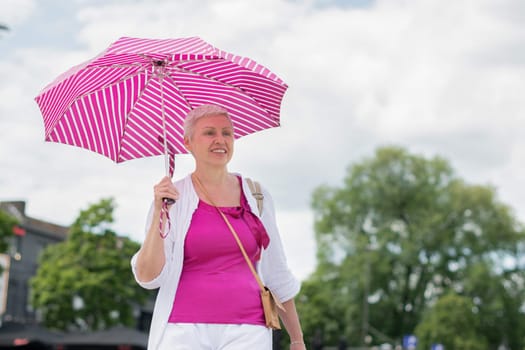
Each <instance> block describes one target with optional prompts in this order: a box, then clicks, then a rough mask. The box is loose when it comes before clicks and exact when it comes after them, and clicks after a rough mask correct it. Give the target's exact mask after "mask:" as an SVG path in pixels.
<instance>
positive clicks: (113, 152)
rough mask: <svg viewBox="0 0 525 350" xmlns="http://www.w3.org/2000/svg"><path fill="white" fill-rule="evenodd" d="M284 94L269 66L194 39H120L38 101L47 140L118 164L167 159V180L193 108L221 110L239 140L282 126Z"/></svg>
mask: <svg viewBox="0 0 525 350" xmlns="http://www.w3.org/2000/svg"><path fill="white" fill-rule="evenodd" d="M286 89H287V85H286V84H285V83H284V82H283V81H282V80H281V79H280V78H279V77H278V76H277V75H275V74H274V73H272V72H271V71H270V70H269V69H267V68H266V67H264V66H262V65H260V64H258V63H256V62H255V61H253V60H251V59H249V58H246V57H242V56H237V55H234V54H231V53H228V52H225V51H222V50H220V49H218V48H215V47H214V46H212V45H211V44H209V43H207V42H205V41H204V40H202V39H200V38H198V37H191V38H180V39H141V38H130V37H123V38H120V39H118V40H117V41H116V42H114V43H113V44H111V45H110V46H109V47H108V48H107V49H106V50H105V51H104V52H102V53H101V54H99V55H98V56H96V57H94V58H93V59H91V60H88V61H87V62H84V63H82V64H79V65H77V66H75V67H72V68H71V69H69V70H68V71H66V72H65V73H63V74H61V75H60V76H59V77H57V78H56V79H55V81H53V82H52V83H50V84H49V85H48V86H46V87H45V88H44V89H43V90H42V91H41V93H40V94H39V95H38V96H37V97H36V98H35V100H36V102H37V104H38V106H39V108H40V111H41V113H42V116H43V120H44V129H45V140H46V141H51V142H58V143H63V144H68V145H72V146H77V147H81V148H84V149H88V150H91V151H94V152H97V153H99V154H102V155H104V156H106V157H108V158H110V159H112V160H113V161H115V162H117V163H120V162H124V161H127V160H131V159H136V158H142V157H150V156H155V155H162V154H164V155H165V159H166V173H167V175H168V174H169V175H170V176H171V175H172V174H173V173H172V171H173V163H172V164H171V166H170V164H169V159H171V160H172V162H173V161H174V154H176V153H187V151H186V149H185V147H184V143H183V121H184V117H185V116H186V114H187V113H188V112H189V111H190V110H191V109H193V108H195V107H197V106H199V105H202V104H217V105H220V106H222V107H224V108H226V109H227V110H228V112H229V114H230V117H231V119H232V122H233V123H234V129H235V135H234V136H235V138H239V137H242V136H245V135H248V134H251V133H254V132H257V131H261V130H264V129H268V128H272V127H277V126H279V125H280V107H281V101H282V98H283V96H284V93H285V91H286ZM168 155H169V156H168Z"/></svg>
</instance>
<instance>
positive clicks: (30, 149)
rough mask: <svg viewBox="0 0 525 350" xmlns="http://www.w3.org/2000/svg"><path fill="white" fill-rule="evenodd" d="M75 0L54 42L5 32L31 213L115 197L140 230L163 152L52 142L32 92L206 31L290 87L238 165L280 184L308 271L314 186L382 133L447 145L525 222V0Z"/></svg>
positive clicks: (66, 217)
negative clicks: (361, 0) (122, 41)
mask: <svg viewBox="0 0 525 350" xmlns="http://www.w3.org/2000/svg"><path fill="white" fill-rule="evenodd" d="M7 4H8V6H6V8H5V10H4V9H3V10H4V13H8V14H12V16H14V17H13V18H17V20H16V21H15V23H17V26H23V27H22V28H21V30H22V29H23V30H26V31H29V29H31V26H32V23H31V21H29V20H28V18H32V17H31V16H34V15H35V14H34V13H32V11H35V3H33V2H30V1H10V2H8V3H7ZM55 5H56V4H55ZM53 8H55V7H53ZM42 10H43V11H44V10H45V8H42ZM64 11H68V12H66V13H64V14H63V16H68V19H69V21H68V22H67V23H70V24H71V27H68V28H69V29H70V30H71V33H68V35H69V36H67V37H64V33H63V29H62V30H60V31H59V30H58V28H56V27H55V26H49V32H48V33H46V38H47V40H48V41H49V42H50V45H53V46H50V47H47V46H42V45H36V44H35V43H34V41H32V40H28V41H23V40H22V41H19V42H14V40H10V39H9V38H0V44H7V45H9V47H10V50H9V52H8V54H7V55H6V56H4V57H3V58H2V60H1V61H0V73H1V75H2V77H3V79H2V80H1V81H0V95H1V99H0V122H1V123H2V128H0V167H1V168H2V169H9V171H2V172H0V188H1V189H2V192H1V193H0V198H1V199H5V198H27V199H28V201H29V202H28V211H29V213H30V215H34V216H36V217H41V218H44V219H48V220H51V221H57V222H59V223H63V224H68V223H70V222H71V221H72V220H73V219H74V217H75V216H76V214H77V213H78V211H79V210H80V209H81V208H85V207H86V205H87V203H91V202H95V201H97V200H98V199H100V198H102V197H106V196H114V197H115V198H116V202H117V205H118V208H117V211H116V215H117V223H116V226H117V228H118V229H119V230H122V231H123V232H126V233H129V234H130V235H131V236H132V237H134V238H136V239H140V238H141V235H142V231H143V225H144V222H143V220H144V219H143V216H144V214H145V211H146V210H147V207H148V206H149V202H150V196H151V186H152V184H153V183H154V182H155V181H157V179H158V178H160V177H161V176H162V175H163V172H164V165H163V161H162V159H161V158H157V159H149V160H137V161H133V162H129V163H128V164H121V165H118V166H117V165H115V164H113V163H111V161H109V160H107V159H105V158H103V157H101V156H97V155H94V154H91V153H90V152H87V151H82V150H78V149H74V148H72V147H68V146H64V145H55V144H48V143H44V142H43V130H42V122H41V117H40V115H39V112H38V109H37V108H36V104H35V103H34V101H33V98H34V96H35V95H36V94H37V93H38V91H39V90H40V89H41V88H42V87H43V86H44V85H45V84H47V83H49V82H50V81H51V80H53V79H54V77H56V76H57V75H58V74H60V73H62V72H63V71H65V70H66V69H67V68H69V67H70V66H72V65H75V64H78V63H80V62H82V61H84V60H86V59H89V58H91V57H93V56H94V55H96V54H98V53H99V52H101V51H103V50H104V49H105V48H106V47H107V46H108V45H109V44H110V43H111V42H113V41H115V40H116V39H117V38H119V37H121V36H137V37H157V38H166V37H181V36H194V35H197V36H201V37H202V38H204V39H206V40H208V41H209V42H211V43H212V44H214V45H215V46H217V47H220V48H222V49H224V50H226V51H230V52H233V53H236V54H239V55H243V56H248V57H251V58H253V59H255V60H257V61H258V62H260V63H262V64H264V65H265V66H267V67H269V68H271V69H272V70H273V71H275V72H276V73H277V74H278V75H279V76H281V77H282V78H283V79H284V80H285V81H286V82H287V83H288V84H289V86H290V88H289V91H288V92H287V94H286V96H285V98H284V101H283V110H282V127H281V128H278V129H273V130H267V131H264V132H262V133H260V134H256V135H251V136H249V137H246V138H244V139H241V140H239V141H238V142H237V146H236V156H235V158H234V161H233V162H232V164H231V169H232V170H235V171H241V172H242V173H245V174H247V175H249V176H250V177H253V178H256V179H258V180H259V181H261V182H262V183H263V184H264V185H265V186H266V187H268V188H269V189H270V190H271V191H272V194H273V197H274V199H275V201H276V203H277V206H278V207H279V208H280V210H279V220H280V225H281V226H282V227H284V229H283V234H286V237H285V238H284V239H283V240H285V241H287V242H288V244H286V245H287V246H288V247H289V249H290V251H289V254H291V255H292V256H293V258H291V259H290V260H291V261H293V264H294V266H296V268H297V269H298V270H299V271H300V274H301V275H304V274H306V272H307V271H309V270H310V268H303V267H302V266H303V265H302V263H296V262H299V261H302V260H301V259H304V266H308V264H310V262H311V260H312V259H313V256H314V253H313V250H314V243H313V232H312V225H311V224H312V216H311V213H310V210H309V202H310V195H311V191H312V190H313V189H314V188H315V187H316V186H318V185H320V184H324V183H327V184H332V185H337V184H339V183H340V182H341V179H342V177H343V176H344V174H345V169H346V168H347V166H348V165H350V164H351V162H353V161H356V160H359V159H361V157H363V156H370V155H371V154H372V152H373V150H374V149H375V148H376V147H378V146H380V145H384V144H398V145H401V146H405V147H407V148H408V149H409V150H410V151H414V152H418V153H419V152H422V153H423V154H425V155H429V156H434V155H436V154H439V155H442V156H444V157H446V158H447V159H449V160H450V161H451V162H452V165H453V166H454V167H455V168H456V170H457V172H458V174H459V175H460V176H462V177H465V178H466V180H467V181H471V182H475V183H481V184H491V185H494V186H495V187H496V188H497V189H498V191H499V193H500V196H501V198H502V200H503V201H504V202H506V203H508V204H510V205H511V206H513V207H514V208H516V212H517V213H518V215H519V216H520V218H521V219H522V221H525V199H524V198H525V187H524V186H523V185H522V179H523V178H525V173H524V172H525V170H524V169H523V164H525V163H524V161H525V144H524V141H522V139H523V136H522V133H523V132H522V131H523V130H524V129H525V102H524V100H523V97H522V92H523V91H525V46H523V45H522V43H523V42H524V40H525V27H524V26H523V21H524V20H525V5H524V3H523V2H522V1H520V0H502V1H492V0H480V1H475V2H474V1H468V0H460V1H455V2H452V3H451V2H448V3H446V4H445V3H444V2H442V1H440V0H423V1H417V2H414V1H413V2H410V1H402V0H378V1H375V2H372V3H371V4H370V6H368V7H359V8H353V7H337V6H322V7H316V3H315V2H313V1H303V2H299V1H284V0H270V1H254V2H252V1H250V2H247V1H242V0H216V1H201V2H193V1H189V0H187V1H182V0H181V1H147V2H146V1H97V2H92V1H77V2H75V3H70V6H68V7H67V8H65V9H64ZM15 13H18V14H15ZM254 14H256V15H254ZM39 15H40V17H41V18H40V22H39V23H45V22H42V21H44V19H45V15H44V14H43V13H40V12H39ZM51 18H55V17H53V16H51ZM1 21H2V18H1V17H0V22H1ZM40 25H41V24H40ZM35 30H36V29H35ZM33 31H34V30H33ZM33 31H32V32H33ZM52 38H56V39H57V41H58V40H61V44H60V45H58V44H57V46H56V47H55V46H54V44H51V43H52V41H50V40H51V39H52ZM66 39H67V40H66ZM3 40H5V41H4V42H3V43H2V41H3ZM15 155H16V156H15ZM188 157H189V156H182V157H181V158H179V159H178V160H177V172H176V177H180V176H182V175H183V174H185V173H187V172H188V171H191V169H192V161H191V158H188ZM295 227H296V228H297V230H295ZM289 232H292V234H289ZM298 232H300V236H298ZM305 236H306V237H309V238H308V240H305V239H304V237H305ZM290 247H291V248H290ZM297 247H299V249H297V252H300V253H297V252H296V248H297ZM303 254H304V255H303Z"/></svg>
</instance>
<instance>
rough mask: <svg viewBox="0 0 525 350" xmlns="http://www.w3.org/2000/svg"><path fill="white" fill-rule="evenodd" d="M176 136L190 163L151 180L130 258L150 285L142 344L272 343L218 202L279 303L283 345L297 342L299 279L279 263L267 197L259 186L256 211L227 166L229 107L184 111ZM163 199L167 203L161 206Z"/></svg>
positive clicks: (237, 346)
mask: <svg viewBox="0 0 525 350" xmlns="http://www.w3.org/2000/svg"><path fill="white" fill-rule="evenodd" d="M184 144H185V146H186V148H187V149H188V151H189V152H190V153H191V154H192V155H193V157H194V159H195V170H194V171H193V173H192V174H189V175H188V176H186V177H185V178H183V179H181V180H179V181H176V182H175V183H172V181H171V179H170V178H169V177H164V178H163V179H162V180H161V181H160V182H159V183H157V184H156V185H155V186H154V200H153V204H152V207H151V210H150V213H149V216H148V220H147V232H146V237H145V239H144V242H143V243H142V246H141V248H140V250H139V251H138V252H137V253H136V254H135V255H134V256H133V258H132V260H131V264H132V269H133V273H134V275H135V279H136V280H137V282H138V283H139V284H140V285H141V286H142V287H144V288H147V289H154V288H159V291H158V294H157V300H156V303H155V308H154V311H153V318H152V323H151V328H150V336H149V344H148V349H170V350H181V349H191V350H199V349H203V350H204V349H206V350H208V349H209V350H212V349H213V350H259V349H260V350H270V349H271V348H272V330H271V329H269V328H267V327H266V326H265V319H264V313H263V308H262V304H261V298H260V289H259V286H258V284H257V282H256V280H255V278H254V275H253V274H252V273H251V271H250V269H249V268H248V264H247V262H246V261H245V259H244V257H243V255H242V254H241V251H240V248H239V246H238V245H237V243H236V241H235V240H234V237H233V234H232V232H231V231H230V229H229V228H228V226H227V224H226V222H225V221H224V220H223V218H222V217H221V214H220V213H219V211H218V210H217V208H219V210H220V211H221V212H222V213H223V214H225V216H226V218H227V220H228V221H229V222H230V223H231V225H232V227H233V228H234V229H235V231H236V232H237V234H238V236H239V238H240V241H241V242H242V245H243V246H244V249H245V250H246V252H247V255H248V256H249V259H250V261H251V262H252V264H253V265H254V266H257V269H258V271H259V272H260V275H261V278H262V279H263V280H264V284H265V285H266V286H268V287H269V288H270V290H271V291H272V292H273V293H274V294H275V295H276V296H277V297H278V299H279V300H281V302H282V303H283V306H284V308H285V310H286V312H282V311H280V312H279V316H280V318H281V321H282V323H283V325H284V327H285V328H286V330H287V332H288V334H289V336H290V340H291V343H290V349H291V350H304V349H306V347H305V345H304V341H303V334H302V330H301V325H300V322H299V317H298V315H297V311H296V308H295V303H294V297H295V296H296V295H297V293H298V292H299V288H300V284H299V282H298V280H297V279H296V278H295V277H294V276H293V275H292V273H291V272H290V270H289V268H288V266H287V263H286V257H285V254H284V250H283V247H282V244H281V239H280V237H279V232H278V230H277V225H276V220H275V211H274V206H273V202H272V198H271V196H270V194H269V193H268V192H267V191H266V190H264V189H263V190H262V192H263V194H264V198H263V209H262V214H261V215H259V212H258V207H257V201H256V199H255V198H254V197H253V196H252V192H251V191H250V189H249V186H248V184H247V181H246V179H245V178H243V177H242V176H241V175H240V174H234V173H230V172H229V171H228V169H227V165H228V163H229V162H230V160H231V159H232V156H233V149H234V125H233V123H232V121H231V119H230V117H229V114H228V112H227V111H226V110H225V109H224V108H222V107H220V106H216V105H203V106H200V107H197V108H195V109H194V110H192V111H190V112H189V113H188V115H187V117H186V119H185V122H184ZM163 198H170V199H173V200H175V203H174V204H172V205H170V206H169V208H168V207H167V206H166V204H164V203H163ZM215 205H216V206H217V207H215ZM165 211H168V213H169V215H165ZM160 225H162V226H163V227H162V228H160V227H159V226H160Z"/></svg>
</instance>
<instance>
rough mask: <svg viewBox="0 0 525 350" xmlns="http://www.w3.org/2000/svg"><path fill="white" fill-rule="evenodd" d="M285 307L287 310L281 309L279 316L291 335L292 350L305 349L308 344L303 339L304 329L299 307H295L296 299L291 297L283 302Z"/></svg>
mask: <svg viewBox="0 0 525 350" xmlns="http://www.w3.org/2000/svg"><path fill="white" fill-rule="evenodd" d="M283 306H284V309H285V310H286V311H283V310H280V309H277V310H279V317H280V318H281V321H282V322H283V325H284V328H286V332H288V335H289V336H290V350H304V349H306V345H305V344H304V340H303V331H302V329H301V322H300V321H299V316H298V314H297V309H296V308H295V301H294V299H290V300H288V301H285V302H284V303H283Z"/></svg>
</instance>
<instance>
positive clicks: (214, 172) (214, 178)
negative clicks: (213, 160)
mask: <svg viewBox="0 0 525 350" xmlns="http://www.w3.org/2000/svg"><path fill="white" fill-rule="evenodd" d="M193 174H194V175H195V176H197V177H198V178H199V180H200V181H201V182H202V183H204V184H208V185H212V186H220V185H222V184H224V183H226V182H227V181H228V179H229V178H230V173H229V172H228V169H226V168H225V167H224V168H220V169H219V168H216V169H213V168H212V169H210V168H207V169H202V168H199V167H197V168H195V171H194V172H193Z"/></svg>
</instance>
